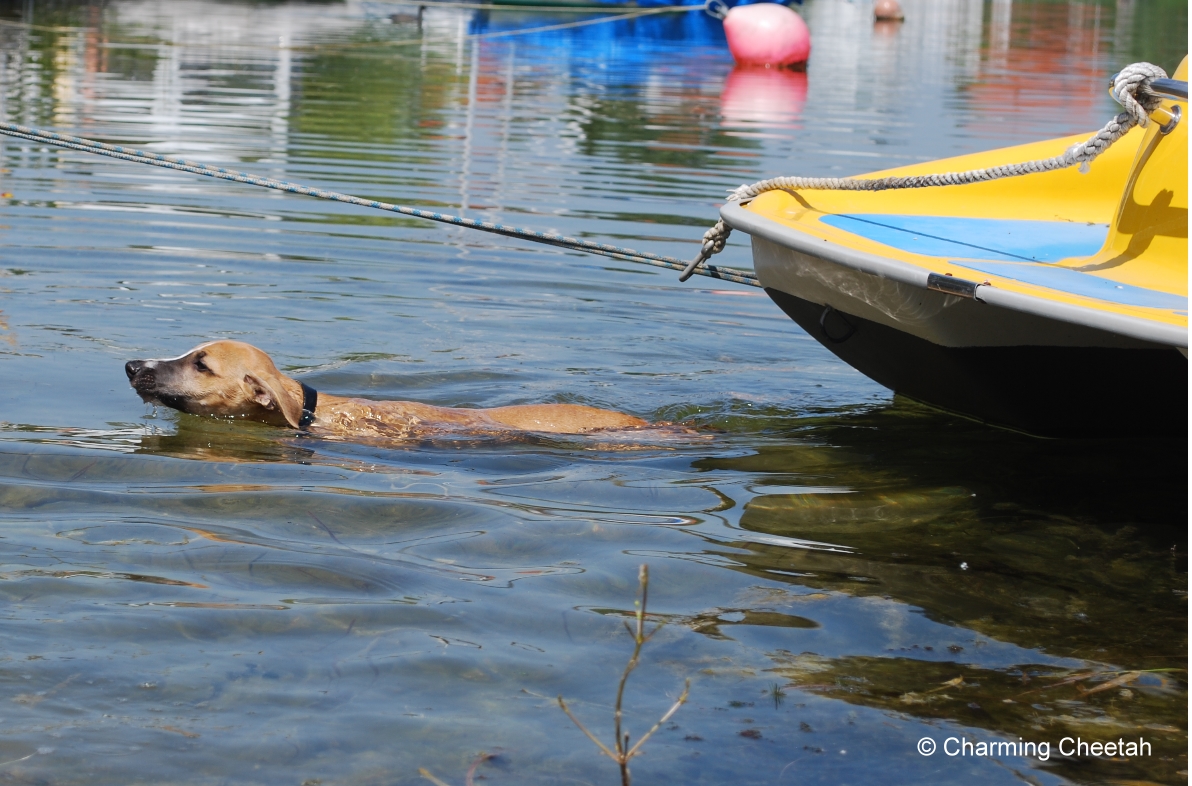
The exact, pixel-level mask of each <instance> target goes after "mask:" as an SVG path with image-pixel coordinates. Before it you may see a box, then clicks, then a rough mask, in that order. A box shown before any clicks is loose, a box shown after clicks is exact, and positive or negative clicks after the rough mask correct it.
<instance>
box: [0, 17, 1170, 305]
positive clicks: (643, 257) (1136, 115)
mask: <svg viewBox="0 0 1192 786" xmlns="http://www.w3.org/2000/svg"><path fill="white" fill-rule="evenodd" d="M668 10H669V9H668ZM606 19H607V18H606ZM601 21H603V20H601ZM1166 78H1167V72H1165V71H1164V70H1163V69H1162V68H1159V67H1158V66H1155V65H1151V64H1150V63H1135V64H1133V65H1130V66H1127V67H1126V68H1124V69H1122V71H1121V72H1120V73H1118V74H1117V75H1116V76H1115V77H1114V80H1113V86H1112V88H1111V91H1110V92H1111V93H1112V94H1113V97H1114V98H1115V99H1116V100H1117V101H1118V103H1120V104H1121V105H1122V106H1123V108H1125V110H1126V111H1125V112H1122V113H1121V114H1119V115H1117V116H1116V117H1115V118H1113V119H1112V120H1110V121H1109V122H1108V123H1106V124H1105V127H1104V128H1102V129H1101V130H1100V131H1098V132H1097V133H1096V134H1094V135H1093V136H1092V137H1090V138H1089V139H1087V140H1085V141H1084V142H1081V143H1079V144H1076V145H1073V146H1072V147H1070V148H1068V150H1066V151H1064V153H1063V154H1062V155H1058V156H1055V157H1053V158H1047V159H1040V160H1037V161H1027V162H1025V163H1021V164H1005V165H1002V166H997V167H992V168H989V169H974V170H970V171H967V172H945V173H942V174H932V175H912V176H904V177H884V178H873V179H857V178H835V177H776V178H771V179H769V180H761V181H758V182H757V183H753V184H751V185H743V186H740V187H739V188H736V189H734V190H733V191H732V193H730V194H729V197H728V201H729V202H740V201H744V200H749V199H753V198H754V197H756V196H757V195H758V194H762V193H764V192H766V191H776V190H781V191H794V190H799V189H803V190H834V191H886V190H890V189H902V188H929V187H932V186H953V185H963V184H966V183H980V182H985V181H989V180H998V179H1001V178H1006V177H1018V176H1019V175H1027V174H1032V173H1036V172H1051V171H1055V170H1057V169H1066V168H1068V167H1072V166H1076V165H1080V167H1081V171H1088V165H1089V163H1090V162H1091V161H1093V160H1094V159H1096V158H1097V156H1099V155H1101V154H1102V153H1103V152H1105V151H1106V150H1107V149H1109V147H1110V145H1112V144H1113V143H1114V142H1116V141H1117V140H1119V139H1121V138H1122V137H1123V136H1125V135H1126V133H1127V132H1128V131H1129V130H1130V129H1131V128H1133V127H1134V126H1135V125H1138V126H1141V127H1143V128H1145V127H1146V126H1147V124H1148V123H1149V118H1148V117H1147V115H1148V114H1149V113H1150V112H1152V111H1154V110H1155V109H1157V108H1158V106H1159V104H1160V103H1161V101H1162V98H1161V97H1159V96H1157V95H1155V94H1154V93H1152V92H1151V91H1150V90H1149V87H1148V86H1149V84H1150V82H1151V81H1152V80H1154V79H1166ZM0 133H3V134H7V135H8V136H13V137H17V138H19V139H27V140H29V141H31V142H39V143H42V144H49V145H54V146H56V147H62V148H68V149H71V150H81V151H83V152H86V153H95V154H98V155H103V156H109V157H111V158H116V159H120V160H122V161H132V162H135V163H139V164H149V165H151V166H159V167H164V168H166V169H174V170H177V171H180V172H190V173H192V174H196V175H204V176H206V177H213V178H218V179H220V180H230V181H233V182H237V183H247V184H249V185H253V186H260V187H262V188H271V189H274V190H277V191H285V192H287V193H291V194H303V195H305V196H312V197H315V198H317V199H327V200H331V201H334V202H346V203H347V204H350V205H358V206H360V207H369V208H373V209H376V210H385V211H388V212H391V213H401V214H402V215H407V216H413V217H414V218H424V219H427V220H430V221H438V222H441V223H445V224H455V225H457V226H463V227H468V228H469V229H479V230H480V231H482V232H490V233H492V234H496V235H504V236H506V237H517V238H522V239H524V240H530V241H533V242H536V243H545V244H547V245H552V246H558V247H560V248H566V249H570V250H575V251H586V252H588V253H591V254H599V255H601V256H607V257H612V258H613V259H620V260H623V261H626V262H634V263H637V264H643V265H653V266H654V267H664V268H669V269H671V270H680V271H682V274H681V275H680V276H679V280H680V281H686V280H687V279H689V278H690V277H691V276H692V275H693V274H699V275H701V276H707V277H709V278H716V279H721V280H723V281H732V282H735V283H738V284H746V285H749V286H754V287H761V286H762V284H761V282H760V281H758V278H757V274H756V273H754V272H753V271H749V270H739V269H736V268H721V267H716V266H714V265H709V264H706V262H707V260H708V259H709V258H711V257H712V256H713V255H714V254H718V253H720V252H721V251H722V250H723V249H724V244H725V242H726V241H727V240H728V236H729V234H730V233H731V232H732V228H731V227H729V226H728V225H727V224H725V223H724V219H721V220H720V221H717V222H716V225H715V226H714V227H712V228H711V229H709V230H708V231H707V232H705V233H704V237H703V245H702V247H701V249H700V252H699V254H698V255H697V256H696V257H695V259H693V260H691V261H690V262H684V261H682V260H680V259H676V258H674V257H668V256H661V255H659V254H651V253H648V252H644V251H635V250H633V249H631V248H623V247H621V246H613V245H609V244H607V243H593V242H591V241H589V240H579V239H577V238H573V237H567V236H565V235H558V234H554V233H551V232H539V231H537V230H533V229H525V228H522V227H510V226H505V225H504V224H495V223H492V222H489V221H477V220H475V219H471V218H463V217H461V216H453V215H449V214H446V213H436V212H433V211H429V210H421V209H419V208H414V207H406V206H404V205H394V204H390V203H388V202H380V201H378V200H373V199H362V198H360V197H356V196H352V195H350V194H341V193H339V192H338V191H327V190H324V189H321V188H311V187H310V186H304V185H300V184H298V183H290V182H287V181H284V180H273V179H271V178H265V177H260V176H258V175H252V174H248V173H246V172H238V171H236V170H234V169H225V168H222V167H212V166H209V165H207V164H203V163H200V162H197V161H188V160H186V159H180V158H171V157H169V156H162V155H158V154H156V153H150V152H147V151H144V150H137V149H126V148H124V147H120V146H116V145H107V144H104V143H102V142H96V141H94V140H91V139H84V138H82V137H76V136H68V135H65V134H57V133H54V132H52V131H43V130H41V129H37V128H30V127H28V126H22V125H18V124H16V123H6V122H0ZM701 265H702V267H701Z"/></svg>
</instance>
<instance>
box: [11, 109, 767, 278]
mask: <svg viewBox="0 0 1192 786" xmlns="http://www.w3.org/2000/svg"><path fill="white" fill-rule="evenodd" d="M0 133H3V134H6V135H8V136H12V137H17V138H19V139H27V140H29V141H31V142H38V143H41V144H48V145H54V146H56V147H63V148H68V149H70V150H81V151H83V152H86V153H95V154H97V155H102V156H108V157H110V158H116V159H120V160H121V161H132V162H135V163H138V164H149V165H151V166H159V167H164V168H166V169H174V170H177V171H179V172H190V173H191V174H195V175H204V176H206V177H213V178H217V179H219V180H230V181H233V182H236V183H247V184H249V185H253V186H260V187H262V188H272V189H274V190H276V191H285V192H287V193H290V194H303V195H305V196H312V197H316V198H318V199H327V200H331V201H333V202H345V203H347V204H349V205H358V206H360V207H370V208H373V209H376V210H386V211H388V212H390V213H401V214H402V215H406V216H413V217H414V218H425V219H427V220H430V221H438V222H441V223H444V224H455V225H457V226H463V227H468V228H469V229H479V230H480V231H482V232H491V233H492V234H495V235H504V236H506V237H517V238H522V239H524V240H531V241H533V242H535V243H546V244H548V245H552V246H558V247H560V248H566V249H570V250H574V251H586V252H588V253H591V254H599V255H601V256H606V257H612V258H613V259H620V260H623V261H625V262H634V263H637V264H642V265H653V266H654V267H664V268H669V269H671V270H683V269H684V268H685V267H686V265H687V263H686V262H684V261H683V260H681V259H676V258H675V257H668V256H661V255H659V254H651V253H649V252H645V251H634V250H633V249H631V248H622V247H621V246H613V245H609V244H607V243H593V242H591V241H589V240H579V239H578V238H574V237H567V236H565V235H558V234H554V233H552V232H539V231H537V230H534V229H525V228H522V227H510V226H505V225H504V224H494V223H492V222H489V221H477V220H475V219H472V218H463V217H462V216H452V215H448V214H446V213H436V212H433V211H430V210H420V209H419V208H415V207H406V206H405V205H394V204H390V203H388V202H380V201H377V200H375V199H362V198H360V197H356V196H352V195H351V194H341V193H339V192H338V191H327V190H324V189H321V188H311V187H310V186H304V185H300V184H298V183H290V182H287V181H284V180H273V179H271V178H266V177H260V176H258V175H252V174H248V173H247V172H238V171H236V170H234V169H224V168H222V167H213V166H209V165H207V164H203V163H200V162H197V161H188V160H186V159H181V158H171V157H169V156H162V155H158V154H156V153H151V152H148V151H145V150H136V149H131V148H124V147H120V146H116V145H107V144H104V143H103V142H96V141H94V140H91V139H84V138H82V137H77V136H67V135H65V134H57V133H54V132H52V131H43V130H41V129H37V128H29V127H28V126H22V125H18V124H16V123H4V122H0ZM699 273H700V275H703V276H708V277H709V278H716V279H721V280H723V281H732V282H734V283H737V284H746V285H748V286H754V287H760V286H761V283H760V282H759V281H758V280H757V275H756V274H755V273H753V271H750V270H738V269H736V268H722V267H715V266H711V265H706V266H705V267H704V269H702V270H700V271H699Z"/></svg>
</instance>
